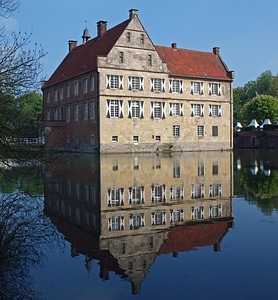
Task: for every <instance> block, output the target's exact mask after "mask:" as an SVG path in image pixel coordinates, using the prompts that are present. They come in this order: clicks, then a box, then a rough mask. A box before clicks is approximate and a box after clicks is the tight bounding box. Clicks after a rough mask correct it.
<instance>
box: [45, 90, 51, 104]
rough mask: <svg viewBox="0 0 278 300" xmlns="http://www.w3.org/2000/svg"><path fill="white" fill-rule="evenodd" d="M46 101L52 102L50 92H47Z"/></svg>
mask: <svg viewBox="0 0 278 300" xmlns="http://www.w3.org/2000/svg"><path fill="white" fill-rule="evenodd" d="M46 101H47V103H49V102H50V92H49V91H47V93H46Z"/></svg>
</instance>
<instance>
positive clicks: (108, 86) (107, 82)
mask: <svg viewBox="0 0 278 300" xmlns="http://www.w3.org/2000/svg"><path fill="white" fill-rule="evenodd" d="M110 86H111V76H110V75H106V88H107V89H110Z"/></svg>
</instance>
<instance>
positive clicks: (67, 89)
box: [66, 83, 70, 98]
mask: <svg viewBox="0 0 278 300" xmlns="http://www.w3.org/2000/svg"><path fill="white" fill-rule="evenodd" d="M66 93H67V98H69V97H70V84H69V83H68V84H67V86H66Z"/></svg>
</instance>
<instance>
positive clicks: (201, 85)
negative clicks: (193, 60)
mask: <svg viewBox="0 0 278 300" xmlns="http://www.w3.org/2000/svg"><path fill="white" fill-rule="evenodd" d="M200 88H201V89H200V94H201V95H203V94H204V83H203V82H200Z"/></svg>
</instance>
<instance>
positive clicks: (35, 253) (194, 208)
mask: <svg viewBox="0 0 278 300" xmlns="http://www.w3.org/2000/svg"><path fill="white" fill-rule="evenodd" d="M30 173H31V174H32V176H29V175H30ZM0 182H1V187H0V191H1V194H0V212H1V215H0V231H1V241H0V259H1V261H0V265H1V269H0V277H1V281H0V298H1V299H77V300H79V299H80V300H87V299H94V300H95V299H111V300H112V299H277V295H276V293H277V279H278V254H277V253H278V234H277V232H278V151H277V150H264V151H262V150H238V151H237V150H236V151H235V152H234V153H230V152H202V153H183V154H173V155H168V154H163V155H147V154H140V155H135V154H134V155H103V156H92V155H72V156H70V155H65V156H61V157H59V158H57V159H55V160H51V162H49V161H44V162H41V164H37V163H36V167H35V168H34V169H32V167H30V164H25V165H24V166H22V167H18V168H16V173H14V171H12V170H11V169H9V168H6V167H5V168H2V173H1V181H0Z"/></svg>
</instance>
